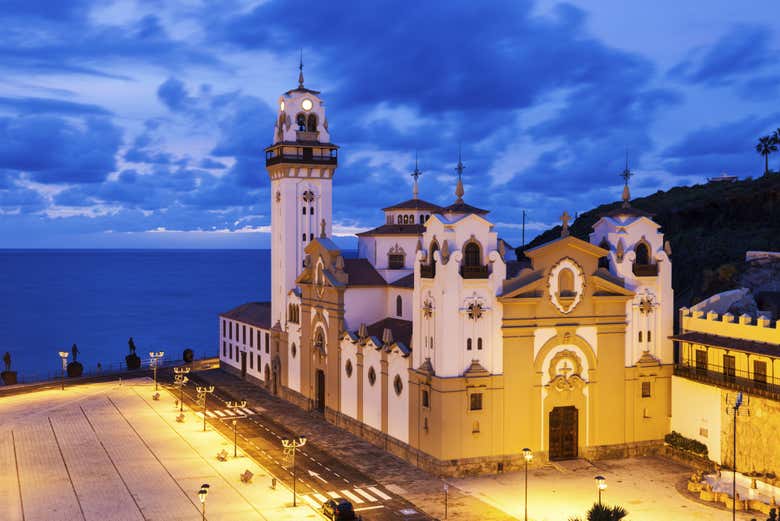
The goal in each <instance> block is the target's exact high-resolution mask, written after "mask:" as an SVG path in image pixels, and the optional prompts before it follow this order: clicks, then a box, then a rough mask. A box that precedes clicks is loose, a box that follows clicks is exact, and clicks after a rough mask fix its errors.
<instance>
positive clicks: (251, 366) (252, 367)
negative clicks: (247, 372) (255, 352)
mask: <svg viewBox="0 0 780 521" xmlns="http://www.w3.org/2000/svg"><path fill="white" fill-rule="evenodd" d="M254 359H255V357H253V356H252V355H251V354H250V355H249V368H250V369H254V368H255V363H254Z"/></svg>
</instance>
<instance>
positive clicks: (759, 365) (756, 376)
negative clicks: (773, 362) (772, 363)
mask: <svg viewBox="0 0 780 521" xmlns="http://www.w3.org/2000/svg"><path fill="white" fill-rule="evenodd" d="M753 381H754V382H755V383H756V387H758V388H760V389H766V362H761V361H759V360H753Z"/></svg>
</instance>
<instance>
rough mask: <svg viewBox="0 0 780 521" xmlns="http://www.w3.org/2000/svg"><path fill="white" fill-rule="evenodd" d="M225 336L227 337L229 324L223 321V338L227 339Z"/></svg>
mask: <svg viewBox="0 0 780 521" xmlns="http://www.w3.org/2000/svg"><path fill="white" fill-rule="evenodd" d="M225 336H227V322H225V320H222V338H225Z"/></svg>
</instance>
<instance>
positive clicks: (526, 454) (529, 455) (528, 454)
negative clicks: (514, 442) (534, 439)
mask: <svg viewBox="0 0 780 521" xmlns="http://www.w3.org/2000/svg"><path fill="white" fill-rule="evenodd" d="M523 459H524V460H525V521H528V464H529V463H530V462H531V460H533V459H534V453H533V451H532V450H531V449H529V448H528V447H526V448H524V449H523Z"/></svg>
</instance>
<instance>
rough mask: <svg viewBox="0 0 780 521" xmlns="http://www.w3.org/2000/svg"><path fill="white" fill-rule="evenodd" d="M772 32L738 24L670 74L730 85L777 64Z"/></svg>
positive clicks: (712, 83)
mask: <svg viewBox="0 0 780 521" xmlns="http://www.w3.org/2000/svg"><path fill="white" fill-rule="evenodd" d="M771 42H772V32H771V30H770V29H769V28H768V27H767V26H763V25H738V26H735V27H733V28H732V29H731V30H729V31H728V32H727V33H726V34H725V35H723V36H722V37H721V38H720V39H719V40H718V41H717V42H715V43H714V44H713V45H711V46H709V47H699V48H697V49H695V50H693V51H691V52H690V53H689V54H688V56H687V57H686V58H685V59H683V60H682V61H681V62H679V63H678V64H677V65H675V66H674V67H672V68H671V69H670V71H669V75H670V76H671V77H672V78H675V79H681V80H684V81H687V82H690V83H700V84H707V85H728V84H731V83H734V82H735V81H737V80H740V79H743V78H745V77H750V76H752V75H753V74H755V73H756V71H757V70H760V69H763V68H764V67H767V66H769V65H776V64H777V61H776V60H777V52H778V49H773V48H772V47H771Z"/></svg>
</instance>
